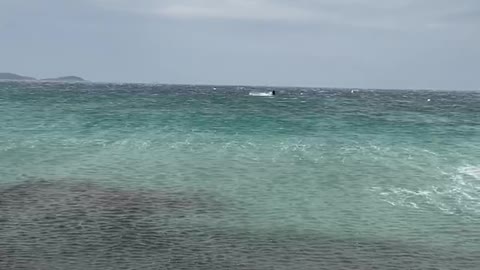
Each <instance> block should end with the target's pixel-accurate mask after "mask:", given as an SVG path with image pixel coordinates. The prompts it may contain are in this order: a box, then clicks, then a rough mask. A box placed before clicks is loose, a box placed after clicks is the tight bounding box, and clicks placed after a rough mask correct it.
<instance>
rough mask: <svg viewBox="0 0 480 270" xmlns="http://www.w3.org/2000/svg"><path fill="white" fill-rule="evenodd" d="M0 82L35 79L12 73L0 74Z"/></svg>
mask: <svg viewBox="0 0 480 270" xmlns="http://www.w3.org/2000/svg"><path fill="white" fill-rule="evenodd" d="M0 80H12V81H34V80H36V79H35V78H32V77H26V76H22V75H18V74H13V73H1V72H0Z"/></svg>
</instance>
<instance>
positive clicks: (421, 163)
mask: <svg viewBox="0 0 480 270" xmlns="http://www.w3.org/2000/svg"><path fill="white" fill-rule="evenodd" d="M213 88H214V87H209V86H161V85H138V84H125V85H119V84H116V85H113V84H52V83H33V84H29V83H12V82H8V83H7V82H3V83H0V123H1V124H0V125H1V128H0V269H42V270H43V269H45V270H46V269H478V265H480V154H479V153H480V106H478V105H479V104H480V93H478V92H477V93H476V92H432V91H384V90H371V91H370V90H362V91H358V92H354V93H352V92H351V91H350V90H333V89H275V90H276V91H277V94H278V95H277V96H275V97H255V96H249V92H253V91H269V90H272V89H266V88H265V89H264V88H252V87H250V88H249V87H220V86H216V87H215V89H213Z"/></svg>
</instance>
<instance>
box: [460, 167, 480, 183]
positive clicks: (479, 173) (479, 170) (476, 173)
mask: <svg viewBox="0 0 480 270" xmlns="http://www.w3.org/2000/svg"><path fill="white" fill-rule="evenodd" d="M458 172H459V173H461V174H465V175H469V176H472V177H473V178H475V179H478V180H480V166H465V167H461V168H459V169H458Z"/></svg>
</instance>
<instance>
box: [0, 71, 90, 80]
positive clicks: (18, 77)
mask: <svg viewBox="0 0 480 270" xmlns="http://www.w3.org/2000/svg"><path fill="white" fill-rule="evenodd" d="M0 80H9V81H38V80H37V79H35V78H33V77H27V76H22V75H18V74H14V73H7V72H5V73H1V72H0ZM41 81H49V82H86V80H85V79H83V78H80V77H77V76H65V77H58V78H49V79H42V80H41Z"/></svg>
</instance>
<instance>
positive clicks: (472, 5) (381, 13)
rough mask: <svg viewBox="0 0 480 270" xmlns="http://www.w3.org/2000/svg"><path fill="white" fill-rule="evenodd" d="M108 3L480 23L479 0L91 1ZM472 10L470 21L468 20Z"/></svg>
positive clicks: (402, 23)
mask: <svg viewBox="0 0 480 270" xmlns="http://www.w3.org/2000/svg"><path fill="white" fill-rule="evenodd" d="M91 1H94V2H95V3H96V4H99V5H101V6H102V7H104V8H111V9H122V10H127V11H132V12H137V13H149V14H156V15H158V16H163V17H169V18H176V19H197V20H198V19H222V20H246V21H251V20H255V21H267V22H268V21H274V22H275V21H287V22H301V23H316V24H319V23H329V24H336V25H346V26H352V27H366V28H378V29H418V28H422V29H436V28H443V27H452V26H455V24H457V23H478V22H480V18H479V17H478V16H472V15H476V14H477V13H473V14H472V11H473V10H477V11H478V9H479V7H480V2H478V1H474V0H458V1H450V0H296V1H286V0H203V1H198V0H138V1H134V2H133V1H128V0H91ZM469 14H470V18H471V20H470V21H466V20H465V19H464V17H465V15H469Z"/></svg>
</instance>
